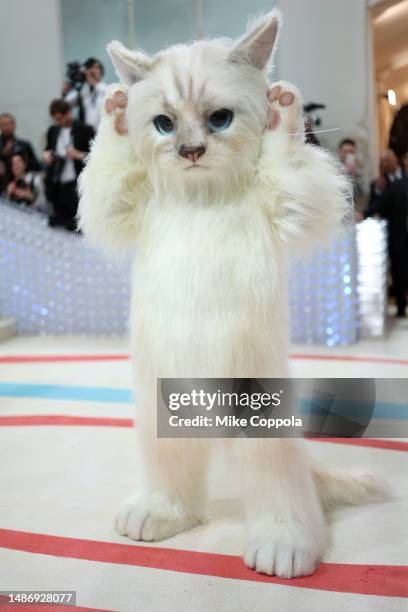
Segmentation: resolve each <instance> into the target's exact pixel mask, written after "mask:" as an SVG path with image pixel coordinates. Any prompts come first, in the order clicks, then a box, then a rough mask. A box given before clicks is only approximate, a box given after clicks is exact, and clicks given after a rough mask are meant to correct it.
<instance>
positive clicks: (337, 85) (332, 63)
mask: <svg viewBox="0 0 408 612" xmlns="http://www.w3.org/2000/svg"><path fill="white" fill-rule="evenodd" d="M278 5H279V7H280V8H281V10H282V12H283V16H284V28H283V32H282V36H281V42H280V49H279V60H278V61H279V72H280V76H281V78H282V79H285V80H288V81H293V82H294V83H295V84H296V85H298V87H299V88H300V90H301V92H302V94H303V97H304V100H305V102H311V101H313V102H321V103H323V104H326V105H327V109H326V110H324V111H322V112H321V117H322V118H323V125H322V126H321V129H324V128H326V129H329V128H337V127H339V128H341V129H340V131H338V132H331V133H327V134H322V135H321V141H322V142H323V143H324V144H326V145H327V146H329V147H330V148H335V147H336V145H337V143H338V142H339V141H340V140H341V139H342V138H345V137H352V138H355V139H356V140H357V141H358V144H359V148H360V152H361V154H362V156H363V157H364V158H365V159H367V158H368V154H369V152H371V151H372V150H373V148H375V146H376V145H375V129H376V126H375V123H374V122H373V119H372V109H370V107H371V104H370V101H371V100H370V97H372V95H373V92H372V70H371V65H370V56H369V55H370V54H369V45H370V43H369V39H368V15H367V8H366V2H365V0H307V1H305V0H279V1H278ZM366 163H367V168H369V161H367V162H366Z"/></svg>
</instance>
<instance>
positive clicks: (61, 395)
mask: <svg viewBox="0 0 408 612" xmlns="http://www.w3.org/2000/svg"><path fill="white" fill-rule="evenodd" d="M132 395H133V394H132V391H131V390H130V389H117V388H112V387H78V386H71V385H36V384H25V383H14V382H10V383H4V382H3V383H0V397H31V398H44V399H54V400H55V399H56V400H74V401H75V400H82V401H86V402H112V403H116V404H129V403H130V402H132Z"/></svg>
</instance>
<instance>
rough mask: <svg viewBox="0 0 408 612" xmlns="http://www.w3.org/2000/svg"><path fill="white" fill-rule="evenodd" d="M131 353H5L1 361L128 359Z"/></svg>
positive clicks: (51, 361) (48, 361) (0, 358)
mask: <svg viewBox="0 0 408 612" xmlns="http://www.w3.org/2000/svg"><path fill="white" fill-rule="evenodd" d="M128 359H129V355H125V354H115V353H112V354H111V355H3V356H0V364H1V363H54V362H55V363H59V362H65V361H127V360H128Z"/></svg>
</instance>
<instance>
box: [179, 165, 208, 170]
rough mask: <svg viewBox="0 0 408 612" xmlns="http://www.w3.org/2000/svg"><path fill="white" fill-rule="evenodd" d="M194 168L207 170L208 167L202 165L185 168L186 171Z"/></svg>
mask: <svg viewBox="0 0 408 612" xmlns="http://www.w3.org/2000/svg"><path fill="white" fill-rule="evenodd" d="M192 168H200V169H203V170H206V169H207V166H203V165H202V164H190V166H187V167H186V168H184V170H191V169H192Z"/></svg>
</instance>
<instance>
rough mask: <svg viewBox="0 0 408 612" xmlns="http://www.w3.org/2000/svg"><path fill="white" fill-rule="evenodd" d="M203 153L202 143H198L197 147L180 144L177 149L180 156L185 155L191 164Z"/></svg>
mask: <svg viewBox="0 0 408 612" xmlns="http://www.w3.org/2000/svg"><path fill="white" fill-rule="evenodd" d="M204 153H205V147H204V145H200V146H198V147H186V146H185V145H181V147H180V149H179V154H180V155H181V157H186V158H187V159H189V160H190V161H192V162H193V164H195V163H196V161H197V159H198V158H199V157H201V156H202V155H204Z"/></svg>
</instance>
